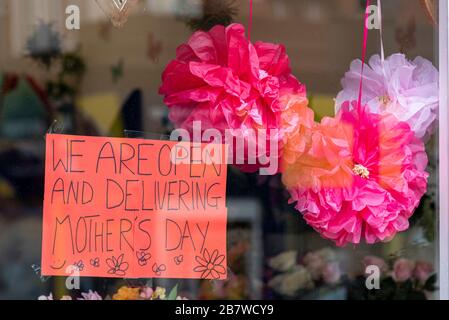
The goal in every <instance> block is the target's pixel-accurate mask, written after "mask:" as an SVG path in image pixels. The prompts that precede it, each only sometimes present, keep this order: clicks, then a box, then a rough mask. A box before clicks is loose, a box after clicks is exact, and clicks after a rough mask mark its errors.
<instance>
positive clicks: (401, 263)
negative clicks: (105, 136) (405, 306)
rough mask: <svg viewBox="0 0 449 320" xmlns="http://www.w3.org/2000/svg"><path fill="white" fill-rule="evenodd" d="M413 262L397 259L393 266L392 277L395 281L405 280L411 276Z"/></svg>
mask: <svg viewBox="0 0 449 320" xmlns="http://www.w3.org/2000/svg"><path fill="white" fill-rule="evenodd" d="M414 267H415V264H414V263H413V262H412V261H410V260H407V259H398V260H396V262H395V263H394V266H393V279H394V280H395V281H396V282H405V281H407V280H409V279H410V278H411V277H412V276H413V269H414Z"/></svg>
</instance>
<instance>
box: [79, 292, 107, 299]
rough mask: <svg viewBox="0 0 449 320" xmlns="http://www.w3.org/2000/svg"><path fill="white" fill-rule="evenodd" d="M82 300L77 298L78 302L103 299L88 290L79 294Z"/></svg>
mask: <svg viewBox="0 0 449 320" xmlns="http://www.w3.org/2000/svg"><path fill="white" fill-rule="evenodd" d="M81 296H82V298H78V300H103V298H102V297H101V296H100V295H99V294H98V293H97V292H96V291H92V290H89V292H87V293H86V292H81Z"/></svg>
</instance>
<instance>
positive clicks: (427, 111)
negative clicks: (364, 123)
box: [335, 53, 439, 140]
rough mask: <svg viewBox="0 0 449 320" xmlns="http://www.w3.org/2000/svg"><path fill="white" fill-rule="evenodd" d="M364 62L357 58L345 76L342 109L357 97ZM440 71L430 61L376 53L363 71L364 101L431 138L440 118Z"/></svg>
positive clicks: (340, 96) (339, 98) (420, 135)
mask: <svg viewBox="0 0 449 320" xmlns="http://www.w3.org/2000/svg"><path fill="white" fill-rule="evenodd" d="M361 69H362V61H360V60H354V61H353V62H352V63H351V67H350V70H349V71H348V72H347V73H346V74H345V76H344V78H343V79H342V86H343V90H342V91H341V92H340V93H339V94H338V96H337V99H336V104H335V106H336V110H337V111H338V110H339V108H340V106H341V104H342V103H343V102H344V101H348V100H349V101H352V100H357V98H358V95H359V88H360V78H361ZM438 79H439V75H438V70H437V69H436V68H435V67H434V66H433V65H432V63H431V62H430V61H429V60H426V59H424V58H422V57H417V58H415V60H413V61H410V60H408V59H407V58H406V57H405V56H404V55H403V54H399V53H397V54H393V55H391V56H390V57H388V58H387V59H385V61H384V62H382V61H381V58H380V56H379V55H374V56H372V57H371V59H370V60H369V63H368V64H366V65H365V68H364V71H363V97H362V104H363V105H368V107H369V109H370V111H371V112H373V113H382V112H388V113H391V114H393V115H395V116H396V118H398V119H399V120H401V121H404V122H407V123H408V124H409V125H410V127H411V129H412V131H413V132H415V134H416V137H418V138H420V139H424V140H427V139H428V138H429V137H430V135H431V134H432V133H433V132H434V131H435V126H436V124H437V119H438V106H439V93H438V92H439V89H438V87H439V86H438Z"/></svg>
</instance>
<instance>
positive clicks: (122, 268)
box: [106, 254, 129, 276]
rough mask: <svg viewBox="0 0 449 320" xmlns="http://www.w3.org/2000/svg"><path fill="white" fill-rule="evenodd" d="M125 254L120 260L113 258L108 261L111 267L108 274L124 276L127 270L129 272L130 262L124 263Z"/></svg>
mask: <svg viewBox="0 0 449 320" xmlns="http://www.w3.org/2000/svg"><path fill="white" fill-rule="evenodd" d="M123 258H124V254H121V255H120V256H119V257H118V258H116V257H114V256H112V258H109V259H106V263H107V264H108V266H109V268H110V269H109V270H108V273H109V274H115V275H117V276H124V275H125V274H126V270H128V267H129V264H128V262H124V261H123Z"/></svg>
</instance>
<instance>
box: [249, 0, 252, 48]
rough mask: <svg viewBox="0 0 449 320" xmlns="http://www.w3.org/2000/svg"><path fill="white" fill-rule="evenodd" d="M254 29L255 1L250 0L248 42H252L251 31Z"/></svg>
mask: <svg viewBox="0 0 449 320" xmlns="http://www.w3.org/2000/svg"><path fill="white" fill-rule="evenodd" d="M252 27H253V0H249V23H248V40H249V41H251V29H252Z"/></svg>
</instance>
